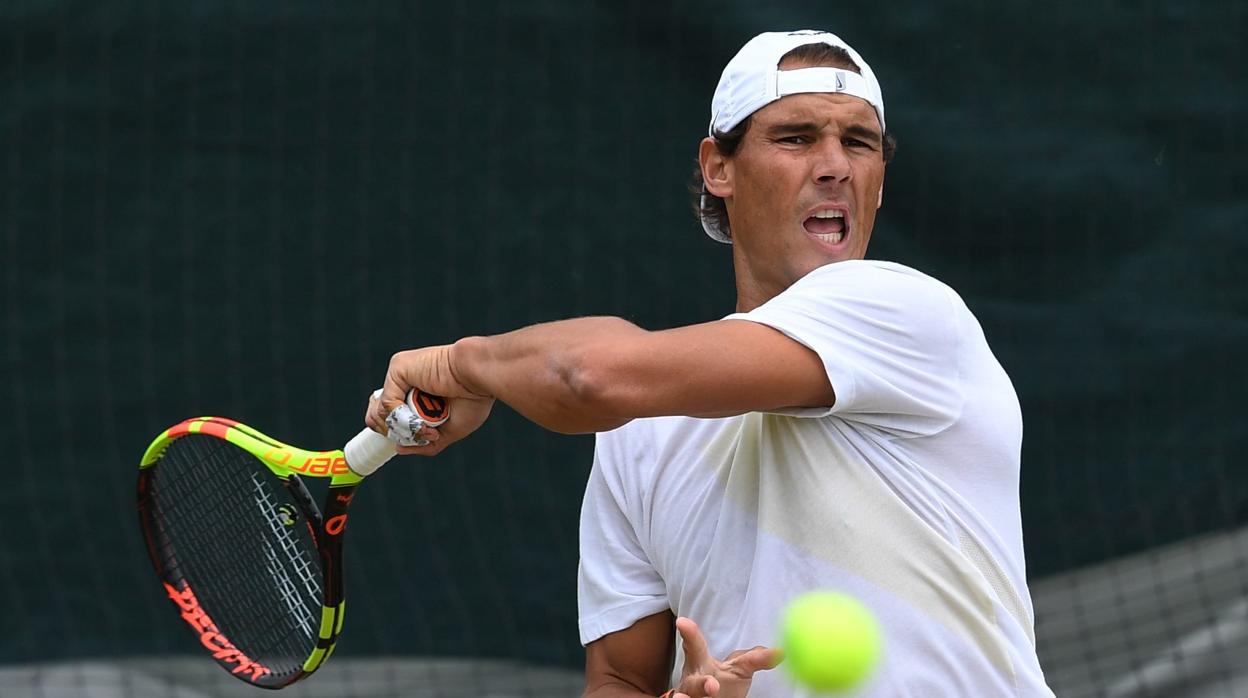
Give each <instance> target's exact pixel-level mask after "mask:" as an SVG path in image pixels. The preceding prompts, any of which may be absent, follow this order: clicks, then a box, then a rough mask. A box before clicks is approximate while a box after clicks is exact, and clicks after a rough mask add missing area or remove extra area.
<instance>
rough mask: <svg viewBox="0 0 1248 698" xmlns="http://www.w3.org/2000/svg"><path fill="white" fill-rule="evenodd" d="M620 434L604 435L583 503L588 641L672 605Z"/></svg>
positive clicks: (581, 595) (583, 626) (581, 596)
mask: <svg viewBox="0 0 1248 698" xmlns="http://www.w3.org/2000/svg"><path fill="white" fill-rule="evenodd" d="M620 439H621V437H620V435H619V434H617V433H614V432H610V433H606V434H599V435H598V437H597V440H596V443H595V448H594V466H593V469H592V470H591V471H590V473H589V482H588V483H587V484H586V486H585V500H584V502H583V503H582V505H581V529H580V546H581V547H580V553H581V561H580V565H579V568H578V570H577V595H576V596H577V609H578V612H579V616H580V620H579V625H580V633H581V644H582V645H587V644H589V643H591V642H593V641H594V640H597V639H598V638H600V637H602V636H603V635H606V634H608V633H613V632H615V631H617V630H623V629H625V628H627V627H629V626H631V625H632V624H633V623H635V622H637V621H638V620H640V619H641V618H644V617H646V616H649V615H653V614H655V613H658V612H660V611H663V610H665V609H668V608H670V602H669V601H668V599H667V587H666V585H665V584H664V583H663V578H662V577H661V576H659V573H658V572H657V571H656V570H655V568H654V566H653V565H652V564H651V562H650V559H649V556H648V555H647V554H646V551H645V549H644V547H643V545H642V543H641V541H640V539H639V537H638V533H637V530H638V529H637V526H635V525H634V521H636V520H637V519H638V518H640V516H641V513H640V508H639V507H640V504H639V501H638V500H639V498H640V496H641V493H640V492H638V491H630V489H629V488H628V487H627V486H626V481H627V477H626V475H627V474H626V473H624V472H622V468H621V467H620V466H621V465H623V464H622V463H620V462H619V460H620V459H622V458H624V457H627V456H626V454H623V453H621V452H620V449H618V448H615V447H614V446H613V442H618V441H619V440H620Z"/></svg>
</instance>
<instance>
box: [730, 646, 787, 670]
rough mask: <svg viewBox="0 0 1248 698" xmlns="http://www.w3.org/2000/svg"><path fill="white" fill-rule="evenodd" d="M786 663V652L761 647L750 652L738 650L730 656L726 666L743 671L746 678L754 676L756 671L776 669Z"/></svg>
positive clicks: (749, 650)
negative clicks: (781, 663)
mask: <svg viewBox="0 0 1248 698" xmlns="http://www.w3.org/2000/svg"><path fill="white" fill-rule="evenodd" d="M783 661H784V651H783V650H781V649H779V648H777V647H763V646H762V645H759V646H758V647H754V648H752V649H748V650H738V651H736V652H733V653H732V654H730V655H728V660H727V661H726V662H725V664H730V665H732V666H733V667H736V668H737V669H739V670H740V671H741V673H742V674H743V675H744V676H747V677H748V676H752V675H753V674H754V672H756V671H765V670H767V669H775V668H776V667H777V666H778V665H779V664H780V662H783Z"/></svg>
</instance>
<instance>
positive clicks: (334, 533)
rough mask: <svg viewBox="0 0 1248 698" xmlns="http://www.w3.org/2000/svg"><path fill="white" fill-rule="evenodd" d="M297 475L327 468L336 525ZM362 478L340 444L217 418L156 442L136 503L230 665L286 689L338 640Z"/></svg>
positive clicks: (207, 643)
mask: <svg viewBox="0 0 1248 698" xmlns="http://www.w3.org/2000/svg"><path fill="white" fill-rule="evenodd" d="M300 476H311V477H324V478H329V479H330V488H331V495H330V501H331V505H330V507H329V508H330V509H332V510H333V511H332V513H333V514H334V516H333V517H332V518H331V521H332V522H333V525H332V526H329V525H327V524H326V523H324V522H323V521H322V517H321V513H320V511H319V510H318V509H317V507H316V504H315V502H314V501H313V500H312V497H311V495H310V494H309V493H308V491H307V489H306V488H305V487H304V486H303V483H302V482H301V479H300ZM360 479H361V478H360V477H359V476H358V475H356V474H355V473H353V472H352V471H351V470H350V469H349V468H348V467H347V465H346V460H345V457H344V456H343V453H342V451H325V452H318V451H306V450H303V449H299V448H295V447H292V446H289V445H287V444H284V443H282V442H280V441H277V440H276V439H272V438H270V437H268V436H265V435H264V434H262V433H261V432H259V431H257V430H255V429H252V428H250V427H248V426H246V425H244V424H241V423H238V422H235V421H233V420H229V419H224V418H219V417H200V418H195V419H188V420H186V421H184V422H181V423H179V424H177V425H174V426H173V427H170V428H169V429H167V430H165V431H164V432H162V433H161V434H160V436H158V437H157V438H156V439H155V440H154V441H153V442H152V444H151V446H149V447H148V449H147V451H146V453H145V454H144V456H143V459H142V461H141V463H140V466H139V483H138V512H139V524H140V527H141V528H142V530H143V535H144V539H145V542H146V544H147V549H148V554H149V557H150V558H151V561H152V565H153V567H154V568H155V570H156V572H157V575H158V577H159V578H160V580H161V583H162V585H163V587H164V591H165V594H166V595H167V596H168V598H169V599H170V601H172V602H173V603H174V605H175V607H176V608H177V612H178V614H179V615H180V616H181V618H182V620H183V621H185V622H186V623H187V624H188V625H190V626H191V628H192V630H193V631H194V633H195V635H196V637H197V638H198V639H199V642H200V644H201V645H203V647H204V648H205V649H206V650H207V651H208V652H209V653H210V655H211V656H212V657H213V659H214V660H216V661H217V663H218V664H220V665H221V666H222V667H223V668H224V669H226V670H227V671H229V672H230V673H231V674H233V675H234V676H236V677H238V678H239V679H242V680H244V681H247V682H248V683H250V684H252V685H255V686H259V687H262V688H281V687H283V686H287V685H289V684H291V683H294V682H295V681H298V680H299V679H301V678H303V677H305V676H307V675H308V674H310V673H312V672H313V671H315V670H316V669H317V668H319V666H320V665H321V664H322V663H323V662H324V661H325V659H326V658H328V656H329V654H330V653H331V652H332V651H333V648H334V644H335V643H336V640H337V636H338V633H339V632H340V631H341V629H342V620H343V611H344V610H345V604H344V603H343V599H342V587H341V580H342V574H341V533H342V528H343V525H344V523H345V521H346V516H345V508H346V506H347V505H348V504H349V503H350V499H351V496H350V495H351V492H353V490H354V486H355V485H356V484H358V483H359V481H360ZM335 498H336V499H337V500H339V501H337V502H336V503H332V502H334V500H335ZM327 513H329V512H327ZM330 529H332V530H330ZM327 530H328V531H329V532H327Z"/></svg>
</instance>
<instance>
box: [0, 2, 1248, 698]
mask: <svg viewBox="0 0 1248 698" xmlns="http://www.w3.org/2000/svg"><path fill="white" fill-rule="evenodd" d="M1246 20H1248V5H1245V3H1242V2H1178V1H1172V2H1160V1H1157V0H1149V1H1146V2H1138V3H1122V2H1112V1H1110V0H1090V1H1089V2H1082V3H1066V4H1058V5H1056V6H1055V5H1050V4H1041V3H1026V2H956V3H942V4H941V6H940V7H939V8H937V7H936V6H934V5H933V4H931V3H927V2H917V1H911V0H905V1H900V2H892V3H866V2H858V3H854V2H846V3H834V4H821V5H815V4H813V3H809V2H797V1H782V2H770V3H758V2H735V1H723V0H721V1H720V2H714V3H712V2H671V3H659V2H639V1H638V2H610V3H608V2H594V3H590V2H579V1H575V0H535V1H534V2H515V3H512V2H475V3H469V2H437V3H434V2H423V1H417V2H403V3H398V2H380V1H376V0H373V1H368V0H364V1H356V2H339V1H330V0H322V1H319V2H295V1H285V2H269V3H251V2H224V1H222V2H192V1H190V0H184V1H182V2H157V1H156V0H135V1H132V2H125V1H121V0H105V1H101V2H68V1H61V2H51V1H49V2H33V1H23V0H6V1H5V2H4V3H3V4H0V240H2V242H0V260H2V261H0V274H2V275H3V281H2V282H0V293H2V294H3V303H2V306H0V338H2V339H0V405H3V419H0V444H3V445H4V448H5V452H6V456H7V460H8V462H9V465H10V470H9V473H10V474H9V475H8V477H7V478H6V483H5V487H4V488H3V490H2V492H3V494H2V495H0V497H3V499H2V500H0V501H2V503H3V506H2V507H0V532H2V533H3V544H2V545H0V618H3V622H2V626H3V629H2V631H0V694H3V695H4V696H21V697H25V696H78V695H82V696H136V695H137V696H168V695H179V696H233V695H256V694H257V691H256V689H251V688H249V687H247V686H245V685H243V684H242V683H241V682H238V681H236V680H234V679H232V678H230V677H229V676H228V675H227V674H226V673H225V672H223V671H221V670H220V669H219V668H218V667H216V666H215V665H214V664H213V663H212V662H211V661H209V660H207V659H206V658H204V657H201V656H200V655H199V652H200V650H199V649H198V644H197V642H196V640H195V638H193V637H192V635H191V634H190V633H188V632H187V631H186V629H185V628H184V627H183V624H182V622H181V621H180V620H178V619H177V617H176V616H175V615H174V614H172V613H170V612H169V608H167V606H168V601H167V600H166V599H165V598H164V595H163V594H162V593H161V590H160V589H159V586H158V583H157V581H156V578H155V575H154V574H153V573H152V571H151V568H150V565H149V564H148V562H147V560H146V557H145V553H144V551H143V547H142V542H141V539H140V536H139V531H138V526H137V520H136V516H135V512H134V497H135V492H134V487H135V479H136V475H137V465H138V460H139V456H140V455H141V454H142V452H143V450H144V448H145V447H146V445H147V444H148V443H149V441H150V440H151V439H152V438H153V437H154V436H155V435H156V434H157V433H159V432H160V431H161V430H162V429H164V428H165V427H167V426H169V425H170V424H172V423H174V422H176V421H178V420H180V419H182V418H183V417H187V416H191V415H196V414H222V415H228V416H231V417H234V418H236V419H239V420H241V421H244V422H247V423H249V424H252V425H254V426H256V427H258V428H260V429H262V430H264V431H266V432H268V433H270V434H272V435H273V436H275V437H277V438H280V439H282V440H284V441H288V442H291V443H297V444H303V445H308V446H314V447H321V448H333V447H335V446H337V445H339V444H340V443H341V442H342V441H343V440H344V439H345V438H346V437H347V436H349V435H351V434H353V433H354V432H355V430H356V428H357V427H358V425H359V422H360V420H361V413H362V410H363V406H364V397H365V396H366V394H367V393H368V391H369V390H371V389H372V388H373V387H375V386H376V385H377V384H378V382H379V380H380V379H381V377H382V375H383V372H384V369H385V366H386V362H387V360H388V357H389V355H390V354H391V353H393V352H394V351H396V350H399V349H402V348H409V347H414V346H421V345H426V344H433V343H443V342H448V341H453V340H454V339H456V338H458V337H461V336H464V335H468V334H480V333H492V332H500V331H504V330H509V329H513V328H516V327H519V326H522V325H525V324H529V323H533V322H538V321H542V320H550V319H557V318H563V317H570V316H578V315H586V314H609V315H619V316H622V317H625V318H628V319H630V320H632V321H634V322H636V323H638V324H640V325H642V326H644V327H647V328H651V329H658V328H665V327H672V326H677V325H682V324H688V323H693V322H700V321H706V320H711V319H714V318H717V317H720V316H722V315H724V314H727V313H729V312H731V310H732V304H733V299H734V294H733V289H732V275H731V268H730V264H731V260H730V256H729V250H728V248H727V247H726V246H721V245H718V244H716V243H713V242H711V241H710V240H709V239H707V238H706V237H705V236H704V235H703V234H702V232H701V230H700V229H699V227H698V225H697V223H696V221H695V220H694V218H693V216H692V214H691V212H690V201H689V197H688V195H687V193H686V189H685V186H686V182H687V179H688V175H689V173H690V172H691V171H692V168H693V165H694V157H695V155H696V149H697V143H698V140H699V139H700V138H701V136H702V135H703V133H704V131H705V128H706V123H707V120H708V118H709V101H710V97H711V92H712V91H713V89H714V86H715V83H716V81H717V79H718V77H719V72H720V70H721V69H722V67H723V65H724V63H725V62H727V60H728V59H729V58H730V57H731V56H732V55H733V54H734V53H735V52H736V50H737V49H738V48H739V47H740V45H741V44H742V43H744V42H745V41H746V40H747V39H748V38H750V37H751V36H753V35H754V34H756V33H758V32H760V31H764V30H773V29H798V28H823V29H828V30H831V31H833V32H835V33H837V34H839V35H840V36H842V37H843V38H845V39H846V40H848V41H849V42H850V43H851V44H853V45H854V46H855V48H857V49H858V51H859V52H860V53H862V54H863V56H864V57H865V58H866V59H867V60H868V61H870V62H871V64H872V67H873V68H874V69H875V72H876V74H877V75H878V76H879V78H880V81H881V83H882V85H883V89H884V94H885V98H886V101H887V105H888V115H889V125H890V127H891V128H892V130H893V131H894V133H896V134H897V136H898V138H899V140H900V147H899V150H898V155H897V157H896V160H895V161H894V162H893V164H891V165H890V166H889V168H888V176H887V186H886V190H885V197H884V209H883V210H882V211H881V213H880V217H879V219H878V221H877V225H876V230H875V236H874V241H873V243H872V248H871V250H870V256H871V257H872V258H877V259H888V260H893V261H898V262H901V263H904V264H907V265H910V266H913V267H916V268H918V269H920V270H923V271H925V272H927V273H929V274H932V275H934V276H936V277H938V278H940V279H942V280H944V281H945V282H947V283H949V284H950V285H951V286H953V287H954V288H955V289H957V290H958V291H959V292H960V293H961V294H962V295H963V297H964V298H965V299H966V301H967V303H968V304H969V306H970V307H971V309H972V310H973V311H974V312H975V313H976V314H977V315H978V317H979V319H980V321H981V322H982V324H983V326H984V329H985V331H986V333H987V336H988V339H989V341H990V343H991V344H992V346H993V348H994V350H995V352H996V353H997V356H998V357H999V358H1000V360H1001V362H1002V363H1003V364H1004V365H1005V367H1006V369H1007V370H1008V371H1009V372H1010V374H1011V376H1012V378H1013V380H1014V382H1015V386H1016V388H1017V390H1018V392H1019V395H1020V398H1021V400H1022V404H1023V410H1024V418H1025V425H1026V427H1025V428H1026V431H1025V440H1024V452H1023V477H1022V488H1021V497H1022V505H1023V515H1024V526H1025V532H1026V541H1027V557H1028V571H1029V575H1030V577H1031V588H1032V593H1033V596H1034V598H1035V605H1036V626H1037V635H1038V645H1039V651H1040V654H1041V658H1042V661H1043V662H1044V665H1045V669H1046V673H1047V675H1048V677H1049V680H1050V683H1051V684H1052V686H1053V688H1054V689H1055V690H1056V691H1057V693H1058V695H1060V696H1200V697H1204V696H1210V697H1212V696H1248V673H1246V672H1248V668H1246V667H1245V665H1248V662H1244V660H1243V658H1244V657H1245V656H1248V529H1246V528H1245V523H1246V522H1248V467H1245V465H1244V463H1243V460H1242V459H1243V454H1244V453H1245V452H1246V451H1248V421H1246V420H1245V418H1244V416H1243V414H1242V408H1241V401H1242V393H1243V392H1244V388H1245V387H1246V386H1248V380H1246V379H1248V370H1246V369H1245V358H1246V357H1248V283H1246V282H1245V280H1244V277H1245V272H1248V226H1246V224H1248V199H1246V198H1245V190H1246V185H1248V177H1246V175H1248V158H1246V156H1248V148H1246V144H1245V137H1244V124H1245V123H1248V118H1246V117H1248V95H1246V94H1245V90H1244V89H1243V85H1244V84H1245V81H1244V78H1245V75H1244V72H1245V71H1244V67H1243V66H1244V65H1245V64H1246V63H1248V49H1246V48H1245V42H1244V41H1243V37H1244V36H1245V29H1248V21H1246ZM592 445H593V440H592V438H591V437H588V436H584V437H567V436H559V435H555V434H551V433H547V432H544V431H542V430H541V429H539V428H537V427H536V426H534V425H532V424H530V423H528V422H526V421H524V420H523V419H521V418H519V417H517V416H516V415H515V414H514V413H512V412H510V411H509V410H508V409H506V408H500V409H498V410H497V411H496V414H495V417H494V418H493V419H492V421H491V422H490V423H489V424H487V425H486V427H485V428H483V429H482V430H481V431H480V432H479V433H478V434H477V435H476V436H475V437H474V438H472V439H470V440H469V441H467V442H465V443H463V444H462V445H460V446H457V447H456V448H454V449H452V450H451V451H449V452H448V453H446V454H445V455H443V456H441V457H440V458H438V459H437V460H435V461H427V460H418V461H417V460H413V461H396V462H395V463H392V464H391V465H390V466H389V467H388V468H387V469H386V471H385V473H384V474H383V475H382V477H384V479H385V480H384V481H385V485H384V486H370V487H367V488H364V489H363V490H361V496H362V497H363V498H364V499H363V501H362V502H360V503H359V506H358V507H357V508H356V509H355V510H354V512H355V513H354V514H353V517H352V526H351V528H352V530H351V533H350V535H351V543H350V545H349V546H348V549H349V553H348V555H349V560H348V570H347V574H348V579H349V581H348V594H349V596H350V598H351V606H352V609H351V610H352V613H351V618H350V623H348V625H347V630H346V634H345V635H344V638H343V641H342V642H341V643H340V645H339V649H338V652H337V653H336V656H335V659H334V661H332V662H330V663H329V664H328V665H327V666H326V668H325V669H324V670H323V671H322V672H320V673H318V675H317V676H316V677H315V678H313V679H312V680H310V681H307V682H305V683H304V684H300V685H298V686H296V687H294V688H292V689H290V690H289V691H288V692H287V693H288V694H290V695H306V696H313V695H316V696H321V695H324V696H330V695H333V696H388V695H405V696H468V695H472V696H494V697H512V696H515V697H519V696H537V695H543V696H544V695H577V694H579V691H580V686H581V678H580V676H581V672H580V667H581V664H582V662H583V651H582V649H581V647H580V645H579V642H578V640H577V628H576V564H577V529H576V527H577V516H578V512H579V508H580V500H581V493H582V489H583V486H584V482H585V478H586V476H587V474H588V472H589V466H590V458H591V453H592Z"/></svg>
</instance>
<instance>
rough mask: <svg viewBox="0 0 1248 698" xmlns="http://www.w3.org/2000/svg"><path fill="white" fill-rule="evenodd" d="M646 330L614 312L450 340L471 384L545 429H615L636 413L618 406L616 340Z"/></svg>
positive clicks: (455, 367)
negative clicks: (614, 399) (614, 400)
mask: <svg viewBox="0 0 1248 698" xmlns="http://www.w3.org/2000/svg"><path fill="white" fill-rule="evenodd" d="M644 332H645V330H642V329H641V328H639V327H637V326H636V325H633V324H632V323H630V322H628V321H626V320H622V319H620V318H614V317H588V318H577V319H574V320H562V321H560V322H551V323H544V324H541V325H533V326H530V327H526V328H524V329H520V330H516V331H514V332H508V333H506V334H501V335H495V336H491V337H467V338H464V339H461V340H460V341H458V342H456V343H455V345H454V346H453V347H452V348H451V356H450V362H451V371H452V372H453V373H454V374H455V377H456V379H457V380H458V381H459V382H460V383H461V384H462V385H464V386H465V387H467V388H468V389H469V390H472V391H473V392H475V393H478V394H480V395H488V396H490V397H494V398H497V399H499V400H502V401H503V402H505V403H507V404H508V405H510V406H511V407H512V409H514V410H516V411H517V412H519V413H520V414H522V415H524V416H525V417H527V418H528V419H530V420H532V421H534V422H536V423H538V424H540V425H541V426H543V427H546V428H547V429H551V430H553V431H558V432H564V433H586V432H594V431H606V430H609V429H614V428H615V427H618V426H620V425H622V424H624V423H626V422H627V421H629V419H631V418H632V417H633V416H635V415H627V414H619V413H617V412H616V410H613V405H612V404H611V402H610V400H609V398H608V395H609V393H610V387H611V386H610V385H609V383H610V381H611V377H610V364H611V356H610V353H611V347H613V346H618V344H619V343H620V342H621V341H622V340H624V339H626V338H629V337H635V336H636V335H637V334H638V333H644Z"/></svg>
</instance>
